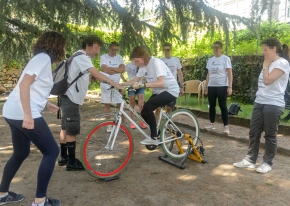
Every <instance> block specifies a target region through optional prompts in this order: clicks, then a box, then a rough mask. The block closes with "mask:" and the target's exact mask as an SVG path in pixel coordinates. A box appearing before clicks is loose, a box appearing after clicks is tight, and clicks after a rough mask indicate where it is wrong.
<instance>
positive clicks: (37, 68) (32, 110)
mask: <svg viewBox="0 0 290 206" xmlns="http://www.w3.org/2000/svg"><path fill="white" fill-rule="evenodd" d="M65 45H66V39H65V37H64V36H63V35H62V34H60V33H58V32H55V31H49V32H46V33H44V34H43V35H42V36H40V37H39V39H38V40H37V42H36V44H35V45H34V56H33V58H32V59H31V60H30V61H29V62H28V64H27V65H26V67H25V68H24V70H23V72H22V74H21V76H20V78H19V81H18V83H17V85H16V87H15V88H14V90H13V91H12V92H11V93H10V95H9V97H8V99H7V101H6V102H5V104H4V106H3V116H4V118H5V120H6V122H7V123H8V125H9V127H10V129H11V133H12V144H13V154H12V156H11V158H10V159H9V160H8V162H7V163H6V165H5V167H4V171H3V176H2V180H1V185H0V205H4V204H7V203H12V202H19V201H21V200H23V199H24V196H23V195H21V194H16V193H14V192H10V191H9V186H10V183H11V181H12V179H13V178H14V176H15V174H16V172H17V171H18V169H19V168H20V166H21V164H22V163H23V161H24V160H25V159H26V158H27V157H28V155H29V153H30V143H31V142H32V143H33V144H34V145H35V146H36V147H37V149H39V150H40V152H41V153H42V155H43V158H42V160H41V163H40V166H39V169H38V175H37V187H36V195H35V199H34V202H33V203H32V206H59V205H60V201H59V200H57V199H52V198H47V197H46V192H47V187H48V183H49V181H50V178H51V176H52V173H53V169H54V165H55V161H56V158H57V156H58V154H59V148H58V146H57V143H56V141H55V139H54V137H53V135H52V133H51V131H50V129H49V127H48V125H47V123H46V122H45V120H44V119H43V117H42V115H41V111H42V110H43V109H44V108H45V106H46V107H47V109H48V110H49V111H51V112H57V111H58V110H59V108H58V107H57V106H56V105H54V104H51V103H50V102H48V101H47V100H48V97H49V94H50V91H51V89H52V86H53V80H52V72H51V70H52V69H51V64H52V63H54V62H59V61H60V60H61V59H62V58H63V57H64V54H65Z"/></svg>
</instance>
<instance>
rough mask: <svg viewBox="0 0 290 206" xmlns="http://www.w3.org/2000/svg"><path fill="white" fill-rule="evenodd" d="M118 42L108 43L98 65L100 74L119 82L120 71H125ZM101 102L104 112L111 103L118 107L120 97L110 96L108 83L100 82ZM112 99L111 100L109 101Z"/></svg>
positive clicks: (108, 109)
mask: <svg viewBox="0 0 290 206" xmlns="http://www.w3.org/2000/svg"><path fill="white" fill-rule="evenodd" d="M118 50H119V44H118V43H117V42H112V43H111V44H110V45H109V52H108V53H107V54H103V55H102V56H101V62H100V67H101V70H102V72H101V73H102V74H104V75H106V76H107V77H108V78H109V79H111V80H112V81H114V82H116V83H119V82H120V78H121V73H123V72H125V64H124V61H123V58H122V56H120V55H118V54H117V52H118ZM100 86H101V90H102V96H101V103H103V104H104V112H105V113H106V114H109V113H110V107H111V103H114V104H117V106H118V108H120V105H121V102H122V98H120V97H119V96H114V97H112V91H111V90H110V85H108V84H104V83H101V85H100ZM111 100H112V102H111ZM106 118H107V119H109V118H110V115H107V116H106ZM111 131H112V125H109V126H108V128H107V132H111Z"/></svg>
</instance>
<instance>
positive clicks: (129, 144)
mask: <svg viewBox="0 0 290 206" xmlns="http://www.w3.org/2000/svg"><path fill="white" fill-rule="evenodd" d="M110 127H111V128H110ZM108 128H109V129H108ZM116 128H117V123H115V122H114V121H112V120H105V121H102V122H100V123H98V124H96V125H95V126H94V127H93V128H92V129H91V130H90V131H89V132H88V133H87V135H86V136H85V138H84V139H83V141H82V145H81V155H80V156H81V161H82V163H83V166H84V168H85V169H86V171H87V172H88V173H89V174H90V175H92V176H94V177H97V178H100V179H104V178H110V177H114V176H116V175H118V174H119V173H120V172H122V171H123V170H124V169H125V168H126V166H127V165H128V163H129V161H130V159H131V157H132V154H133V148H134V142H133V140H132V136H131V133H130V131H129V129H128V128H127V127H126V126H124V125H123V124H121V125H120V129H119V131H118V134H117V136H116V139H115V142H114V144H113V139H114V138H113V137H114V133H115V130H116ZM110 129H112V131H109V130H110ZM111 133H112V134H111ZM110 136H111V138H110Z"/></svg>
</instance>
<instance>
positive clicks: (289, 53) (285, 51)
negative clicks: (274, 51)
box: [279, 44, 290, 62]
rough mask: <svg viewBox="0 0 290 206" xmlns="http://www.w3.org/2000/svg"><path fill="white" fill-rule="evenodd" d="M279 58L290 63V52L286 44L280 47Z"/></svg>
mask: <svg viewBox="0 0 290 206" xmlns="http://www.w3.org/2000/svg"><path fill="white" fill-rule="evenodd" d="M279 56H280V57H283V58H284V59H286V60H287V61H288V62H290V51H289V46H288V45H287V44H283V45H282V49H281V52H279Z"/></svg>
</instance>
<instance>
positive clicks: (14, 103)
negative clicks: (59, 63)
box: [3, 53, 53, 120]
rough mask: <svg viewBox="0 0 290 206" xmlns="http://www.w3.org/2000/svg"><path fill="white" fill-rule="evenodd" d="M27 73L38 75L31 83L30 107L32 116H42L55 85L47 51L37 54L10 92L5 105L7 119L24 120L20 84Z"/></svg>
mask: <svg viewBox="0 0 290 206" xmlns="http://www.w3.org/2000/svg"><path fill="white" fill-rule="evenodd" d="M25 74H28V75H31V76H33V75H36V77H35V81H34V82H33V83H32V84H31V85H30V108H31V114H32V118H33V119H35V118H39V117H41V114H40V112H41V111H42V110H43V109H44V107H45V105H46V103H47V100H48V97H49V95H50V91H51V88H52V86H53V80H52V70H51V59H50V57H49V56H48V55H47V54H45V53H40V54H37V55H35V56H34V57H33V58H32V59H31V60H30V61H29V62H28V64H27V65H26V67H25V68H24V70H23V72H22V74H21V76H20V78H19V80H18V83H17V85H16V87H15V88H14V89H13V91H12V92H11V93H10V95H9V97H8V99H7V101H6V102H5V104H4V107H3V116H4V117H6V118H7V119H13V120H23V117H24V112H23V108H22V104H21V100H20V89H19V84H20V83H21V81H22V79H23V77H24V75H25Z"/></svg>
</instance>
